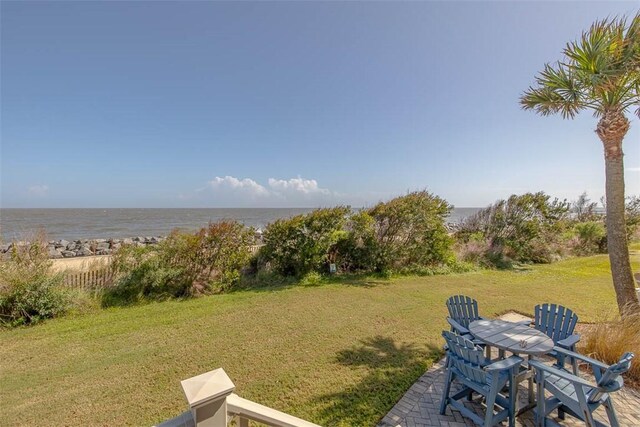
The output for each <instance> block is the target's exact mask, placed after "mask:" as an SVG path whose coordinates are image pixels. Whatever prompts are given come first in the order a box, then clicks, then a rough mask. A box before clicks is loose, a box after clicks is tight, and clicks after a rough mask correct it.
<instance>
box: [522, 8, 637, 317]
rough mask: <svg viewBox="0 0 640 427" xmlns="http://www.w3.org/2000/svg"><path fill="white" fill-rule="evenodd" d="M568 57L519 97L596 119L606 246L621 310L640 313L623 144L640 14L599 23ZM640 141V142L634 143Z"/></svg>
mask: <svg viewBox="0 0 640 427" xmlns="http://www.w3.org/2000/svg"><path fill="white" fill-rule="evenodd" d="M563 53H564V57H563V58H562V60H561V61H558V62H556V63H555V64H547V65H545V67H544V70H543V71H542V72H541V73H540V74H538V76H537V77H536V85H535V86H534V87H530V88H529V89H528V90H527V91H525V93H524V94H523V95H522V97H521V105H522V107H523V108H524V109H527V110H533V111H535V112H537V113H539V114H541V115H543V116H548V115H552V114H560V115H561V116H562V117H563V118H565V119H572V118H574V117H575V116H576V115H577V114H578V113H580V112H581V111H585V110H588V111H590V112H591V113H593V115H594V116H595V117H596V118H598V124H597V127H596V134H597V135H598V137H599V138H600V141H601V142H602V145H603V147H604V158H605V177H606V185H605V198H606V212H607V215H606V231H607V248H608V253H609V259H610V261H611V273H612V276H613V286H614V287H615V289H616V295H617V303H618V309H619V310H620V313H621V314H623V315H627V314H633V313H640V301H638V295H637V294H636V291H635V283H634V279H633V274H632V271H631V264H630V262H629V250H628V244H627V241H628V239H627V229H626V224H625V194H624V162H623V152H622V142H623V140H624V137H625V135H626V134H627V132H628V130H629V119H628V118H627V117H626V113H627V112H628V111H629V110H631V109H636V114H638V115H639V116H640V109H638V104H639V102H640V13H637V14H636V15H635V16H634V17H633V18H632V19H631V20H630V21H627V19H626V18H624V17H623V18H619V19H604V20H602V21H598V22H595V23H594V24H593V25H592V26H591V28H590V29H589V30H588V31H585V32H583V34H582V37H581V38H580V39H578V40H576V41H573V42H571V43H568V44H567V46H566V47H565V49H564V51H563ZM636 142H637V141H636Z"/></svg>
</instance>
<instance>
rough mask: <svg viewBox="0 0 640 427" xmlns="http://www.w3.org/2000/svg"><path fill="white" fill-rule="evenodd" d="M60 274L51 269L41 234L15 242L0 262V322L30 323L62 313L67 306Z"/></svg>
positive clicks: (0, 323) (16, 324)
mask: <svg viewBox="0 0 640 427" xmlns="http://www.w3.org/2000/svg"><path fill="white" fill-rule="evenodd" d="M70 302H71V301H70V296H69V293H68V292H67V291H66V290H65V289H64V287H63V286H62V276H61V274H59V273H54V272H53V271H52V270H51V260H50V259H49V254H48V252H47V246H46V241H45V240H44V239H43V236H42V235H38V236H35V238H34V239H32V243H31V244H30V245H25V246H18V245H14V246H12V248H11V251H10V252H9V256H8V259H5V260H3V261H0V325H2V324H5V325H10V326H18V325H29V324H34V323H38V322H39V321H41V320H43V319H47V318H51V317H55V316H58V315H60V314H62V313H64V312H65V311H66V310H67V309H68V308H69V305H70Z"/></svg>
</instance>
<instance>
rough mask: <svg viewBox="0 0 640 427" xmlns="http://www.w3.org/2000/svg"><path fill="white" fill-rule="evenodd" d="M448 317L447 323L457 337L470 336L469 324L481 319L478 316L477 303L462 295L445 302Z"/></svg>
mask: <svg viewBox="0 0 640 427" xmlns="http://www.w3.org/2000/svg"><path fill="white" fill-rule="evenodd" d="M447 309H449V317H447V322H449V325H451V330H452V331H455V332H456V333H457V334H458V335H469V336H470V335H471V334H470V333H469V324H470V323H471V322H473V321H475V320H480V319H482V317H480V315H479V314H478V301H476V300H474V299H473V298H471V297H467V296H464V295H454V296H452V297H449V299H448V300H447Z"/></svg>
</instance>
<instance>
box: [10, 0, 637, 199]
mask: <svg viewBox="0 0 640 427" xmlns="http://www.w3.org/2000/svg"><path fill="white" fill-rule="evenodd" d="M637 8H638V3H637V2H635V1H632V2H606V3H597V2H565V3H561V2H446V3H445V2H423V3H418V2H408V3H397V2H375V3H364V2H350V3H339V2H325V3H319V2H318V3H311V2H298V3H295V2H282V3H275V2H262V3H251V2H239V3H222V2H157V3H156V2H42V3H39V2H10V1H3V2H1V6H0V12H1V34H0V35H1V37H2V39H1V48H2V49H1V84H2V87H1V96H0V101H1V108H2V110H1V113H2V127H1V137H2V146H1V156H2V159H1V168H2V171H1V184H0V188H1V191H2V193H1V195H0V197H1V199H0V202H1V206H2V207H253V206H256V207H270V206H274V207H275V206H285V207H286V206H292V207H293V206H298V207H314V206H326V205H331V204H336V203H349V204H352V205H354V206H362V205H369V204H372V203H375V202H377V201H378V200H381V199H387V198H389V197H391V196H393V195H398V194H402V193H404V192H406V191H408V190H415V189H423V188H426V189H428V190H430V191H432V192H434V193H436V194H438V195H440V196H442V197H444V198H446V199H447V200H449V201H450V202H452V203H453V204H455V205H456V206H460V207H462V206H485V205H487V204H489V203H491V202H493V201H495V200H496V199H499V198H505V197H507V196H508V195H510V194H513V193H522V192H525V191H538V190H544V191H546V192H547V193H549V194H551V195H553V196H557V197H561V198H568V199H575V198H576V197H577V196H578V195H579V194H580V193H581V192H582V191H587V192H588V193H589V194H590V195H591V197H592V198H593V199H598V198H599V197H600V196H601V195H602V194H603V193H604V161H603V155H602V147H601V145H600V142H599V140H598V138H597V136H596V135H595V133H594V132H593V129H594V128H595V125H596V121H595V119H594V118H593V117H592V116H591V115H590V114H589V113H585V114H583V115H581V116H580V117H579V118H577V119H576V120H573V121H563V120H562V119H561V118H559V117H552V118H548V117H547V118H545V117H540V116H537V115H535V114H534V113H532V112H526V111H522V110H521V109H520V107H519V105H518V97H519V95H520V94H521V92H522V91H523V90H525V89H526V88H527V87H528V86H529V85H530V84H532V82H533V78H534V75H535V74H536V73H537V72H538V71H539V70H540V69H541V68H542V66H543V64H544V63H545V62H549V61H554V60H557V59H559V58H560V52H561V50H562V48H563V47H564V44H565V43H566V42H567V41H569V40H572V39H574V38H576V37H577V36H579V34H580V32H581V31H582V30H583V29H586V28H588V26H589V25H590V24H591V23H592V22H593V21H594V20H597V19H600V18H603V17H606V16H610V15H619V14H625V13H626V14H632V13H635V11H636V10H637ZM639 142H640V122H639V120H638V119H637V117H636V118H633V119H632V128H631V130H630V132H629V134H628V135H627V138H626V142H625V153H626V157H625V161H626V167H627V171H626V185H627V193H628V194H638V193H640V144H639Z"/></svg>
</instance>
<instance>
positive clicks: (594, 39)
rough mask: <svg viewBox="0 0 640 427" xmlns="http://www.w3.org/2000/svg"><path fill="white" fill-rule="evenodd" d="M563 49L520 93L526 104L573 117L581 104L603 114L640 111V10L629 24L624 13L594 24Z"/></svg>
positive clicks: (529, 107)
mask: <svg viewBox="0 0 640 427" xmlns="http://www.w3.org/2000/svg"><path fill="white" fill-rule="evenodd" d="M563 54H564V59H563V60H562V61H561V62H558V63H556V64H554V65H553V66H552V65H549V64H546V65H545V67H544V69H543V71H542V72H540V73H539V74H538V75H537V76H536V86H535V87H530V88H529V89H528V90H527V91H525V93H524V94H523V95H522V96H521V98H520V103H521V105H522V107H523V108H524V109H531V110H535V111H536V112H538V113H540V114H543V115H549V114H557V113H559V114H562V117H564V118H572V117H574V116H575V115H576V114H578V112H579V111H580V110H583V109H591V110H593V112H594V114H595V115H596V116H599V115H601V114H603V113H604V112H605V111H609V110H613V109H616V110H620V111H625V110H627V109H628V108H631V107H632V106H638V107H639V108H638V111H637V113H638V114H639V115H640V13H637V14H636V15H635V16H634V17H633V19H631V21H630V22H629V24H627V20H626V19H625V18H612V19H603V20H600V21H597V22H595V23H593V24H592V25H591V27H590V28H589V30H587V31H585V32H583V33H582V35H581V37H580V38H579V39H577V40H575V41H573V42H570V43H568V44H567V45H566V47H565V49H564V50H563Z"/></svg>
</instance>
